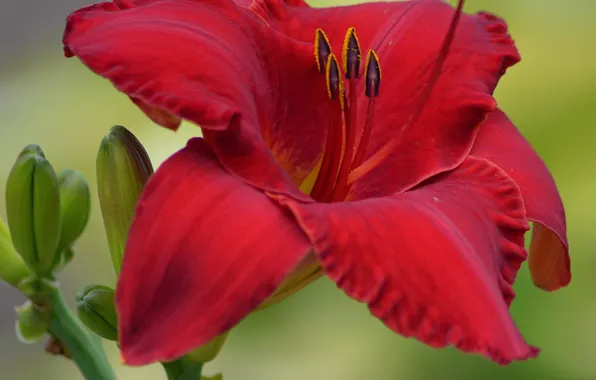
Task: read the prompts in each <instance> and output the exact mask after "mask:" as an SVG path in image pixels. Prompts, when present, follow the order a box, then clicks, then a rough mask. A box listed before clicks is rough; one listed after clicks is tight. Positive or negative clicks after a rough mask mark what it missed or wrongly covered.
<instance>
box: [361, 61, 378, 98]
mask: <svg viewBox="0 0 596 380" xmlns="http://www.w3.org/2000/svg"><path fill="white" fill-rule="evenodd" d="M364 77H365V78H364V79H365V82H366V89H365V94H366V96H368V97H369V98H370V97H377V96H379V88H380V86H381V64H380V63H379V57H378V56H377V53H375V52H374V50H369V52H368V57H367V58H366V71H365V73H364Z"/></svg>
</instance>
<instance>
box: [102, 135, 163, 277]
mask: <svg viewBox="0 0 596 380" xmlns="http://www.w3.org/2000/svg"><path fill="white" fill-rule="evenodd" d="M152 174H153V167H152V166H151V161H150V160H149V156H148V155H147V152H146V151H145V149H144V148H143V146H142V145H141V143H140V142H139V140H137V138H136V137H135V136H134V135H133V134H132V133H130V132H129V131H128V130H127V129H126V128H124V127H121V126H115V127H113V128H112V129H111V130H110V133H109V134H108V135H107V136H106V137H104V138H103V140H102V141H101V145H100V147H99V153H98V155H97V186H98V192H99V200H100V205H101V213H102V215H103V221H104V227H105V230H106V235H107V238H108V245H109V248H110V253H111V255H112V263H113V264H114V269H115V270H116V273H119V272H120V266H121V264H122V255H123V252H124V246H125V245H126V239H127V237H128V229H129V227H130V224H131V222H132V218H133V216H134V211H135V208H136V205H137V201H138V199H139V195H140V193H141V191H142V190H143V187H144V186H145V183H146V182H147V180H148V179H149V177H150V176H151V175H152Z"/></svg>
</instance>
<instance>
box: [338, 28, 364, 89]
mask: <svg viewBox="0 0 596 380" xmlns="http://www.w3.org/2000/svg"><path fill="white" fill-rule="evenodd" d="M342 58H343V64H344V71H345V75H346V79H352V78H354V79H358V77H360V60H361V58H360V42H359V41H358V37H357V36H356V29H354V28H353V27H352V28H350V29H348V32H347V33H346V37H345V38H344V47H343V50H342Z"/></svg>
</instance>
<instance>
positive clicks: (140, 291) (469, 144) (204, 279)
mask: <svg viewBox="0 0 596 380" xmlns="http://www.w3.org/2000/svg"><path fill="white" fill-rule="evenodd" d="M461 3H463V2H462V1H460V4H459V6H458V9H457V10H455V11H454V9H453V8H452V7H451V6H449V5H448V4H446V3H444V2H441V1H436V0H427V1H406V2H396V3H371V4H365V5H357V6H349V7H337V8H326V9H314V8H310V7H309V6H308V5H307V4H305V3H304V2H302V0H286V1H285V2H283V1H282V0H253V1H240V0H239V1H238V2H237V3H233V2H232V1H230V0H119V1H114V2H104V3H100V4H96V5H92V6H89V7H86V8H83V9H81V10H79V11H76V12H74V13H73V14H72V15H71V16H70V17H69V19H68V23H67V26H66V31H65V35H64V46H65V51H66V55H67V56H77V57H78V58H79V59H80V60H81V61H82V62H83V63H84V64H86V65H87V66H88V67H89V68H90V69H91V70H93V71H94V72H95V73H97V74H99V75H101V76H103V77H105V78H108V79H109V80H110V81H112V82H113V84H114V85H115V86H116V88H117V89H118V90H120V91H122V92H124V93H126V94H127V95H128V96H130V98H131V99H132V100H133V101H134V102H135V103H136V104H137V105H138V106H139V107H140V108H141V109H142V110H143V111H144V112H145V113H146V114H147V115H148V116H149V117H150V118H152V119H153V120H154V121H155V122H156V123H158V124H160V125H162V126H164V127H167V128H170V129H174V130H175V129H176V128H177V127H178V125H179V124H180V121H181V120H182V119H186V120H189V121H191V122H194V123H196V124H198V125H200V126H201V128H202V131H203V135H204V139H202V138H197V139H193V140H191V141H190V142H189V143H188V145H187V146H186V147H185V148H184V149H182V150H181V151H179V152H178V153H176V154H174V155H173V156H172V157H170V158H169V159H168V160H167V161H166V162H165V163H164V164H163V165H162V166H161V167H160V168H159V169H158V170H157V172H156V173H155V175H154V176H153V177H152V178H151V180H150V181H149V183H148V185H147V187H146V188H145V190H144V192H143V195H142V197H141V200H140V202H139V206H138V208H137V213H136V217H135V220H134V222H133V225H132V227H131V231H130V236H129V240H128V244H127V247H126V253H125V257H124V262H123V266H122V273H121V276H120V279H119V284H118V293H117V307H118V313H119V324H120V343H121V349H122V355H123V358H124V360H125V361H126V362H127V363H129V364H131V365H140V364H145V363H149V362H152V361H156V360H161V361H166V360H170V359H173V358H176V357H178V356H180V355H182V354H184V353H185V352H187V351H189V350H190V349H193V348H194V347H196V346H199V345H201V344H204V343H206V342H208V341H209V340H211V339H212V338H214V337H216V336H217V335H219V334H221V333H223V332H225V331H227V330H229V329H230V328H231V327H233V326H234V325H235V324H236V323H238V322H239V321H240V320H241V319H242V318H243V317H245V316H246V315H247V314H248V313H250V312H251V311H253V310H255V309H256V308H258V307H259V306H263V303H264V302H270V301H272V300H274V299H275V298H276V296H279V295H280V294H282V295H283V296H285V295H287V294H288V293H291V292H292V289H293V288H295V287H296V286H298V287H299V286H302V285H304V284H305V283H307V282H309V281H311V280H312V279H313V278H316V277H317V274H318V273H320V272H321V271H320V270H319V265H320V267H322V270H323V271H324V273H325V274H326V275H327V276H329V277H330V278H331V279H332V280H333V281H335V282H336V284H337V285H338V287H339V288H341V289H342V290H343V291H344V292H345V293H346V294H347V295H348V296H350V297H352V298H354V299H356V300H358V301H361V302H365V303H367V304H368V306H369V308H370V310H371V313H372V314H373V315H375V316H376V317H378V318H379V319H381V320H382V321H383V322H384V323H385V324H386V325H387V326H388V327H389V328H391V329H392V330H394V331H396V332H398V333H399V334H401V335H403V336H405V337H414V338H416V339H418V340H420V341H422V342H424V343H426V344H428V345H431V346H433V347H443V346H446V345H450V344H451V345H455V346H456V347H457V348H459V349H460V350H462V351H465V352H471V353H479V354H483V355H485V356H487V357H488V358H490V359H492V360H494V361H495V362H497V363H500V364H506V363H509V362H511V361H512V360H522V359H526V358H530V357H535V356H536V355H537V354H538V349H537V348H535V347H532V346H530V345H528V344H527V343H526V342H525V340H524V339H523V337H522V336H521V334H520V332H519V331H518V330H517V328H516V326H515V324H514V322H513V320H512V318H511V316H510V314H509V312H508V306H509V304H510V303H511V301H512V300H513V297H514V292H513V290H512V284H513V282H514V280H515V277H516V273H517V271H518V269H519V267H520V265H521V264H522V262H523V261H524V260H525V259H526V256H527V254H526V251H525V249H524V234H525V232H526V231H527V230H528V228H529V225H528V220H531V221H534V222H536V224H535V230H534V234H533V241H532V245H531V249H530V270H531V273H532V276H533V278H534V281H535V283H536V284H537V285H538V286H539V287H541V288H542V289H545V290H549V291H552V290H555V289H558V288H560V287H562V286H565V285H567V284H568V283H569V281H570V269H569V268H570V262H569V256H568V247H567V242H566V227H565V216H564V210H563V205H562V202H561V199H560V197H559V195H558V192H557V189H556V186H555V184H554V182H553V179H552V177H551V175H550V174H549V172H548V170H547V168H546V167H545V165H544V163H543V162H542V161H541V159H540V158H539V157H538V156H537V155H536V153H535V152H534V151H533V150H532V148H531V147H530V145H529V144H528V143H527V142H526V141H525V140H524V138H523V137H522V136H521V135H520V134H519V132H518V131H517V130H516V128H515V127H514V126H513V125H512V123H511V122H510V121H509V120H508V119H507V117H506V116H505V114H504V113H503V112H501V111H500V110H499V109H498V108H496V102H495V100H494V98H493V97H492V92H493V90H494V88H495V86H496V85H497V82H498V80H499V78H500V77H501V76H502V75H503V74H504V72H505V70H506V69H507V68H508V67H510V66H511V65H513V64H514V63H516V62H517V61H518V60H519V56H518V53H517V50H516V48H515V46H514V44H513V42H512V40H511V38H510V37H509V35H508V34H507V28H506V25H505V23H504V22H503V21H502V20H500V19H498V18H496V17H495V16H492V15H489V14H486V13H479V14H476V15H467V14H463V13H462V12H461V5H462V4H461ZM356 31H357V33H358V37H356ZM313 37H314V40H313ZM361 46H362V47H366V48H370V49H372V50H371V51H370V52H368V53H366V52H365V51H361V50H360V49H361ZM313 49H314V52H315V57H314V58H313ZM336 54H337V55H336ZM361 56H363V57H366V58H367V59H366V61H365V60H364V59H361ZM338 57H340V58H341V59H340V58H338ZM340 61H342V62H341V63H343V64H341V63H340ZM381 65H382V66H383V72H382V75H381V67H380V66H381ZM342 73H343V74H342ZM344 82H345V84H344ZM315 259H316V260H315ZM305 267H306V268H307V269H306V270H307V272H304V271H303V270H304V268H305ZM296 275H297V276H298V277H295V276H296ZM288 284H289V285H290V288H288ZM276 290H277V292H276Z"/></svg>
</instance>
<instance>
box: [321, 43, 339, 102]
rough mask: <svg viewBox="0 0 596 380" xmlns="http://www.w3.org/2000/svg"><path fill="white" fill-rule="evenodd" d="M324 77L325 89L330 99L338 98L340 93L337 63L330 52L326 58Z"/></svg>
mask: <svg viewBox="0 0 596 380" xmlns="http://www.w3.org/2000/svg"><path fill="white" fill-rule="evenodd" d="M325 77H326V79H327V91H328V92H329V97H330V98H331V99H332V100H335V99H337V98H339V95H340V94H341V86H342V83H341V78H340V76H339V65H338V64H337V59H336V58H335V55H334V54H330V55H329V58H328V60H327V67H326V70H325Z"/></svg>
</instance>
